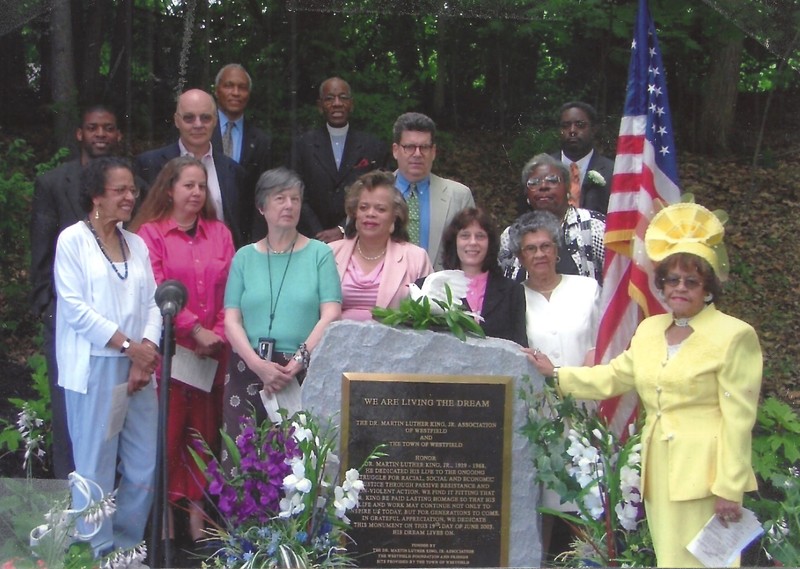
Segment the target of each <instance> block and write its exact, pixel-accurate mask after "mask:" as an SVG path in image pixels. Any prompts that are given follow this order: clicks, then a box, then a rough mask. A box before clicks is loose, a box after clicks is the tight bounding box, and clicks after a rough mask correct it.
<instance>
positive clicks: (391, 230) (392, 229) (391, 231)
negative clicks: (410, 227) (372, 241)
mask: <svg viewBox="0 0 800 569" xmlns="http://www.w3.org/2000/svg"><path fill="white" fill-rule="evenodd" d="M392 233H394V223H392V227H391V228H390V229H389V235H391V234H392Z"/></svg>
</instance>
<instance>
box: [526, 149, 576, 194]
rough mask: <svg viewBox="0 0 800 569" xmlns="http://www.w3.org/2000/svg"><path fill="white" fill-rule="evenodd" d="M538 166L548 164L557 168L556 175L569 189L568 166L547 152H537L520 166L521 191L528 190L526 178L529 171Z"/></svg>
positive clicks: (529, 175) (529, 174) (528, 176)
mask: <svg viewBox="0 0 800 569" xmlns="http://www.w3.org/2000/svg"><path fill="white" fill-rule="evenodd" d="M539 166H549V167H551V168H556V169H558V175H559V176H561V179H562V180H563V181H564V185H565V186H566V187H567V189H569V168H567V166H566V164H564V163H563V162H562V161H561V160H556V159H555V158H553V157H552V156H550V155H549V154H537V155H536V156H534V157H533V158H531V159H530V160H528V161H527V162H526V163H525V166H523V167H522V191H524V192H525V191H528V179H529V178H530V177H531V172H533V171H534V170H536V169H537V168H538V167H539Z"/></svg>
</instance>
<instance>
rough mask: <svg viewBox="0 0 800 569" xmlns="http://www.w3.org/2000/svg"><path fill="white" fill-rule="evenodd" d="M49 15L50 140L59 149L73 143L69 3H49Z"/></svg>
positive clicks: (66, 0) (75, 107)
mask: <svg viewBox="0 0 800 569" xmlns="http://www.w3.org/2000/svg"><path fill="white" fill-rule="evenodd" d="M52 6H53V9H52V11H51V12H50V35H51V42H52V43H51V46H52V50H51V65H52V70H51V72H52V77H53V84H52V95H53V116H54V117H55V124H54V127H55V132H54V138H55V140H56V142H57V144H58V145H59V146H70V145H71V144H72V143H73V142H74V140H75V125H76V124H77V121H78V105H77V91H76V89H75V61H74V58H73V53H74V51H73V49H72V17H71V10H70V5H69V0H53V4H52Z"/></svg>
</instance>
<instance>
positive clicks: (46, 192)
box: [30, 105, 122, 479]
mask: <svg viewBox="0 0 800 569" xmlns="http://www.w3.org/2000/svg"><path fill="white" fill-rule="evenodd" d="M75 138H76V139H77V141H78V146H79V150H80V155H79V157H78V158H77V159H76V160H72V161H70V162H66V163H64V164H62V165H61V166H59V167H58V168H55V169H53V170H50V171H49V172H46V173H44V174H42V175H41V176H39V177H37V178H36V181H35V184H34V192H33V204H32V211H31V228H30V229H31V271H30V277H31V306H32V311H33V313H34V314H35V315H36V316H37V317H39V318H41V319H42V322H43V324H44V329H43V339H44V352H45V359H46V360H47V375H48V380H49V383H50V403H51V409H52V413H53V425H52V429H53V452H52V459H53V471H54V475H55V477H56V478H61V479H66V478H67V475H68V474H69V473H70V472H72V471H73V470H74V469H75V466H74V463H73V460H72V444H71V442H70V438H69V431H68V430H67V415H66V406H65V402H64V389H63V388H62V387H59V385H58V368H57V366H56V354H55V328H56V319H55V314H56V294H55V289H54V287H53V262H54V260H55V254H56V241H57V240H58V235H59V233H61V231H62V230H63V229H64V228H66V227H69V226H70V225H74V224H75V223H77V222H78V221H80V220H81V219H83V218H85V217H86V213H85V212H84V211H83V209H82V208H81V206H80V193H81V171H82V170H83V167H84V166H86V164H87V163H88V162H89V160H91V159H92V158H97V157H100V156H110V155H112V154H115V153H116V152H117V150H118V148H119V143H120V141H121V140H122V133H121V132H120V131H119V128H118V127H117V117H116V116H115V115H114V112H113V111H112V110H110V109H109V108H108V107H105V106H102V105H95V106H92V107H88V108H87V109H86V110H85V111H84V112H83V114H82V115H81V123H80V124H79V125H78V128H77V130H76V131H75Z"/></svg>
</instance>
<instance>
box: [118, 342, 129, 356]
mask: <svg viewBox="0 0 800 569" xmlns="http://www.w3.org/2000/svg"><path fill="white" fill-rule="evenodd" d="M130 347H131V339H130V338H125V341H124V342H122V346H120V348H119V353H120V354H124V353H125V351H126V350H127V349H128V348H130Z"/></svg>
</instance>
